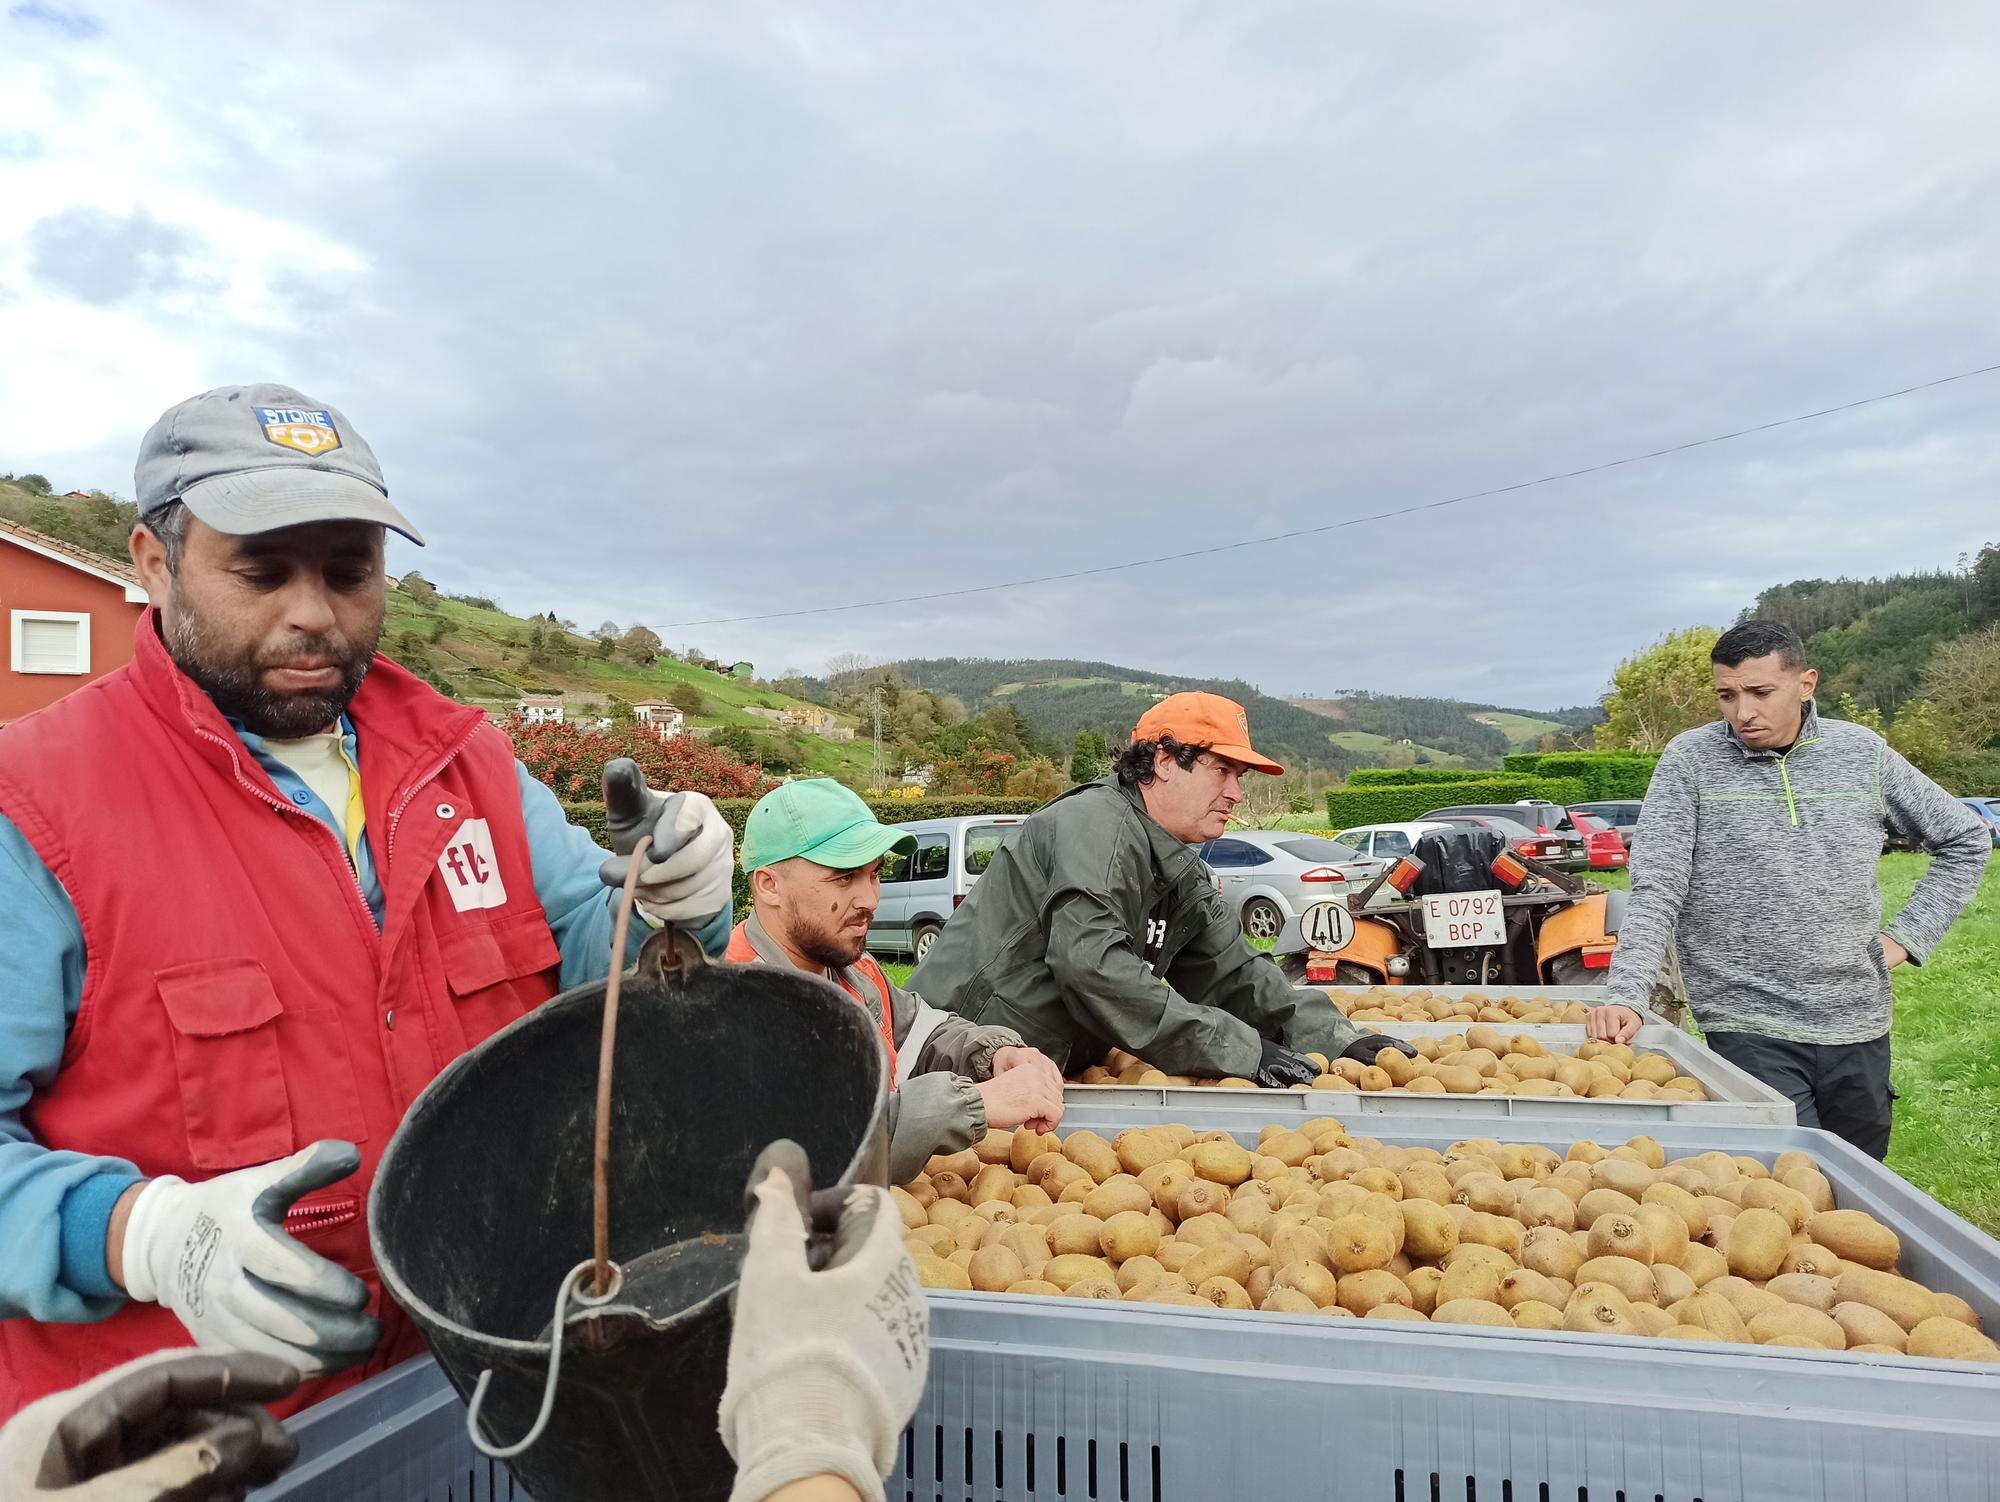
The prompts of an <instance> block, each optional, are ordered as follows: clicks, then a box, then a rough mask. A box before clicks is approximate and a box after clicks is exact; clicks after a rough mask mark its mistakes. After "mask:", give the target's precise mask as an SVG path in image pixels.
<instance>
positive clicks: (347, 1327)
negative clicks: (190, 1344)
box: [119, 1141, 382, 1377]
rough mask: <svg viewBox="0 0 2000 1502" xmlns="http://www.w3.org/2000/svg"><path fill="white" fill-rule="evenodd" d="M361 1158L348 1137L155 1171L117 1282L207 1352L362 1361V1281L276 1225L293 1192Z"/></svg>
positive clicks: (308, 1368) (314, 1367) (373, 1328)
mask: <svg viewBox="0 0 2000 1502" xmlns="http://www.w3.org/2000/svg"><path fill="white" fill-rule="evenodd" d="M360 1166H361V1154H360V1152H359V1151H358V1150H357V1149H356V1148H355V1146H354V1144H353V1143H351V1142H334V1141H324V1142H315V1143H314V1144H313V1145H312V1146H311V1147H308V1148H305V1149H304V1150H302V1151H300V1152H296V1153H293V1154H292V1156H291V1157H289V1158H282V1159H280V1160H279V1161H278V1162H276V1163H266V1164H264V1165H263V1166H262V1167H260V1168H242V1169H238V1170H237V1171H236V1172H234V1173H225V1174H220V1175H218V1176H217V1177H215V1178H212V1179H207V1180H204V1181H203V1182H202V1183H199V1184H189V1183H187V1182H185V1181H184V1180H181V1179H177V1178H174V1177H173V1176H171V1175H168V1176H166V1177H164V1178H158V1179H152V1180H149V1181H148V1182H147V1184H146V1185H145V1187H144V1188H143V1189H141V1190H140V1191H139V1196H138V1198H137V1200H135V1201H134V1202H133V1205H132V1214H131V1218H130V1219H129V1220H128V1221H127V1222H126V1225H125V1238H124V1244H123V1246H122V1248H121V1249H120V1258H119V1260H120V1262H121V1264H122V1271H123V1273H124V1276H125V1291H126V1292H127V1293H128V1294H129V1295H131V1297H133V1298H135V1299H139V1300H141V1301H144V1302H147V1303H155V1304H159V1305H162V1306H163V1307H165V1308H168V1309H171V1310H173V1312H174V1313H175V1314H176V1315H177V1316H178V1317H179V1319H180V1322H181V1323H182V1324H183V1325H185V1326H187V1329H188V1333H189V1334H191V1335H192V1336H194V1339H195V1344H196V1345H199V1346H202V1347H203V1348H205V1349H207V1350H220V1351H258V1352H262V1353H263V1354H265V1355H267V1356H275V1357H277V1358H278V1359H279V1360H281V1361H284V1362H286V1363H288V1364H289V1365H291V1366H293V1367H296V1368H297V1369H298V1370H299V1371H300V1372H302V1373H304V1374H305V1375H306V1376H309V1377H310V1376H318V1375H319V1374H320V1373H322V1372H332V1371H338V1370H340V1369H341V1368H342V1367H346V1366H352V1365H354V1364H355V1363H356V1362H358V1361H362V1360H365V1359H366V1358H367V1357H368V1355H369V1353H370V1352H372V1351H373V1350H374V1349H375V1346H376V1343H377V1342H378V1341H379V1340H380V1339H381V1338H382V1326H381V1324H380V1322H378V1321H377V1320H376V1319H375V1318H374V1317H373V1316H372V1315H370V1314H369V1313H368V1288H367V1285H366V1284H364V1283H363V1282H362V1281H361V1280H360V1279H359V1278H357V1277H355V1276H354V1274H353V1273H351V1272H349V1271H348V1270H347V1269H346V1268H344V1267H341V1266H339V1265H337V1264H335V1263H333V1262H329V1261H328V1260H327V1259H326V1258H324V1257H322V1256H320V1255H319V1254H318V1253H316V1252H311V1251H308V1250H306V1248H305V1247H303V1246H301V1245H299V1243H298V1242H296V1241H294V1240H293V1239H292V1238H291V1237H290V1236H288V1235H286V1234H285V1212H286V1211H288V1210H290V1209H291V1207H292V1203H293V1201H295V1200H297V1199H298V1198H300V1196H302V1195H306V1194H310V1193H311V1192H312V1191H313V1190H315V1189H323V1188H325V1187H326V1186H327V1185H328V1184H332V1183H336V1182H337V1181H339V1180H341V1179H344V1178H346V1177H347V1176H348V1175H349V1174H351V1173H353V1172H354V1170H355V1169H357V1168H359V1167H360Z"/></svg>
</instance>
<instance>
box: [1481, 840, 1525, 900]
mask: <svg viewBox="0 0 2000 1502" xmlns="http://www.w3.org/2000/svg"><path fill="white" fill-rule="evenodd" d="M1487 869H1488V870H1489V871H1491V872H1492V873H1493V879H1494V880H1495V881H1497V882H1499V883H1500V885H1501V886H1503V887H1505V888H1507V890H1508V891H1510V892H1513V891H1518V890H1520V887H1521V884H1522V883H1523V882H1525V881H1526V880H1527V879H1528V868H1527V867H1526V866H1524V865H1522V864H1521V858H1520V857H1519V856H1518V855H1516V854H1515V853H1514V852H1513V851H1511V850H1503V851H1501V852H1500V853H1499V854H1498V855H1496V856H1494V857H1493V864H1492V865H1491V866H1489V867H1487Z"/></svg>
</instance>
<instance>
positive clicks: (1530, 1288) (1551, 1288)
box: [1499, 1267, 1568, 1309]
mask: <svg viewBox="0 0 2000 1502" xmlns="http://www.w3.org/2000/svg"><path fill="white" fill-rule="evenodd" d="M1560 1287H1561V1285H1560V1284H1558V1283H1557V1282H1556V1280H1555V1279H1554V1278H1545V1277H1543V1276H1542V1275H1541V1274H1540V1273H1538V1272H1534V1271H1532V1270H1530V1269H1528V1268H1525V1267H1517V1268H1515V1269H1514V1270H1513V1271H1512V1272H1510V1273H1507V1274H1506V1275H1504V1276H1503V1277H1502V1278H1501V1279H1500V1292H1499V1303H1500V1307H1501V1308H1503V1309H1512V1308H1514V1307H1515V1306H1516V1305H1518V1304H1524V1303H1541V1304H1553V1305H1555V1306H1556V1308H1557V1309H1561V1307H1562V1306H1563V1305H1564V1304H1565V1303H1567V1302H1568V1300H1567V1299H1566V1298H1565V1297H1564V1296H1563V1295H1562V1294H1561V1293H1560V1292H1559V1291H1558V1290H1559V1289H1560Z"/></svg>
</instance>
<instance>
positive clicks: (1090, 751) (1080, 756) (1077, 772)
mask: <svg viewBox="0 0 2000 1502" xmlns="http://www.w3.org/2000/svg"><path fill="white" fill-rule="evenodd" d="M1110 770H1111V752H1110V748H1108V747H1107V746H1106V745H1105V744H1104V735H1103V732H1101V731H1097V730H1079V731H1077V733H1076V741H1075V743H1074V744H1073V745H1072V746H1071V747H1070V752H1069V780H1070V781H1071V782H1095V781H1097V779H1098V778H1100V777H1102V776H1103V775H1104V774H1105V773H1106V772H1109V771H1110Z"/></svg>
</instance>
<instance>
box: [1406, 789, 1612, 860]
mask: <svg viewBox="0 0 2000 1502" xmlns="http://www.w3.org/2000/svg"><path fill="white" fill-rule="evenodd" d="M1454 814H1475V815H1480V816H1483V817H1485V818H1489V819H1512V820H1513V821H1514V822H1515V823H1517V824H1525V825H1526V826H1527V827H1528V829H1529V830H1530V831H1531V832H1532V833H1535V834H1539V835H1553V836H1555V838H1557V839H1558V840H1560V841H1562V842H1563V845H1564V847H1565V849H1564V852H1563V854H1562V855H1560V856H1557V857H1553V858H1551V857H1538V858H1539V859H1553V860H1554V863H1555V864H1557V865H1560V866H1573V867H1579V868H1580V867H1583V866H1588V865H1589V864H1590V852H1589V850H1588V849H1586V848H1585V845H1584V839H1583V832H1582V831H1581V830H1579V829H1578V828H1577V827H1576V825H1575V823H1574V822H1572V821H1571V819H1570V816H1569V811H1568V810H1567V809H1565V808H1563V807H1562V806H1561V805H1559V804H1555V803H1544V802H1540V801H1538V800H1536V799H1533V798H1523V799H1522V800H1521V801H1520V802H1518V803H1462V804H1459V805H1457V806H1456V807H1453V808H1436V809H1432V810H1431V811H1430V812H1429V813H1427V814H1422V815H1420V816H1419V817H1421V818H1424V819H1443V818H1449V817H1451V816H1452V815H1454Z"/></svg>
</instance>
